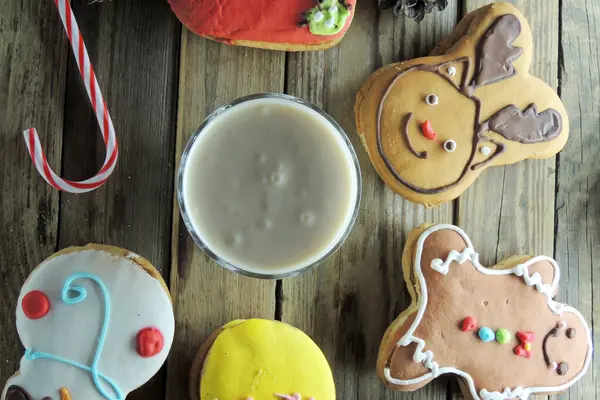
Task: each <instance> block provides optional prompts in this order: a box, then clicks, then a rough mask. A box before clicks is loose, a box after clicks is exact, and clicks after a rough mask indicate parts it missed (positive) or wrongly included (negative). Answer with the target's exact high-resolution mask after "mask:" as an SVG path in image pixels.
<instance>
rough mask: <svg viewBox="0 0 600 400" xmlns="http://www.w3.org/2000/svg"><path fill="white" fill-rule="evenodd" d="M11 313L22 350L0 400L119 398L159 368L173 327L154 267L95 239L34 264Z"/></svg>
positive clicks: (168, 301) (168, 300)
mask: <svg viewBox="0 0 600 400" xmlns="http://www.w3.org/2000/svg"><path fill="white" fill-rule="evenodd" d="M16 317H17V330H18V333H19V337H20V339H21V342H22V343H23V345H24V347H25V349H26V351H25V355H24V356H23V358H22V359H21V365H20V369H19V371H18V372H17V373H16V374H15V375H13V376H12V377H11V378H10V379H9V380H8V382H7V383H6V385H5V387H4V390H3V391H2V397H1V400H71V399H73V400H123V399H124V398H125V397H126V396H127V394H128V393H129V392H131V391H132V390H134V389H136V388H138V387H140V386H141V385H143V384H144V383H146V382H147V381H148V380H149V379H150V378H152V376H153V375H154V374H155V373H156V372H158V370H159V369H160V368H161V366H162V365H163V363H164V361H165V359H166V358H167V355H168V354H169V350H170V348H171V344H172V342H173V334H174V329H175V320H174V316H173V306H172V303H171V298H170V296H169V292H168V289H167V287H166V285H165V283H164V281H163V280H162V278H161V277H160V274H159V273H158V271H157V270H156V269H155V268H154V267H153V266H152V265H151V264H150V263H149V262H148V261H146V260H145V259H143V258H141V257H139V256H137V255H135V254H132V253H130V252H128V251H127V250H123V249H119V248H116V247H109V246H99V245H88V246H86V247H78V248H68V249H65V250H63V251H61V252H59V253H57V254H55V255H54V256H52V257H50V258H49V259H47V260H46V261H44V262H43V263H42V264H40V265H39V266H38V267H37V268H36V269H35V270H34V271H33V272H32V273H31V275H30V276H29V278H28V279H27V281H26V282H25V284H24V285H23V288H22V289H21V293H20V295H19V302H18V306H17V312H16Z"/></svg>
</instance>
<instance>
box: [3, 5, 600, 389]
mask: <svg viewBox="0 0 600 400" xmlns="http://www.w3.org/2000/svg"><path fill="white" fill-rule="evenodd" d="M290 1H291V0H290ZM375 3H376V2H375V0H359V4H358V8H357V16H356V19H355V22H354V23H353V25H352V28H351V29H350V31H349V32H348V34H347V36H346V38H345V39H344V40H343V41H342V43H341V44H340V45H339V46H338V47H336V48H334V49H331V50H328V51H324V52H316V53H298V54H293V53H288V54H286V53H281V52H270V51H261V50H254V49H248V48H236V47H230V46H227V45H223V44H218V43H214V42H211V41H208V40H204V39H201V38H199V37H196V36H194V35H192V34H190V33H189V32H188V31H187V30H186V29H182V27H181V25H180V24H179V22H178V21H177V20H176V18H175V17H174V16H173V15H172V13H171V12H170V9H169V6H168V4H167V2H166V1H165V0H114V1H113V2H112V3H104V4H99V5H98V4H97V5H93V6H86V5H84V4H82V3H80V2H79V1H78V0H77V1H75V4H74V8H75V13H76V16H77V18H78V21H79V23H80V25H81V28H82V31H83V34H84V36H85V38H86V41H87V45H88V47H89V51H90V55H91V58H92V60H93V62H94V65H95V68H96V72H97V75H98V79H99V81H100V85H101V87H102V89H103V91H104V94H105V96H106V99H107V102H108V104H109V107H110V109H111V112H112V116H113V119H114V124H115V127H116V130H117V134H118V137H119V139H120V145H121V149H122V151H121V157H120V159H119V165H118V168H117V170H116V172H115V173H114V174H113V176H112V178H111V179H110V180H109V182H108V184H106V185H105V186H104V187H102V188H101V189H99V190H96V191H94V192H92V193H89V194H85V195H71V194H65V193H58V192H57V191H55V190H53V189H51V188H50V187H49V186H48V185H46V184H45V183H44V182H43V180H42V179H41V178H40V177H39V176H38V174H37V173H36V171H35V169H34V168H33V166H32V165H31V162H30V160H29V158H28V156H27V153H26V148H25V145H24V143H23V140H22V138H21V135H20V132H21V130H22V129H24V128H28V127H30V126H33V125H35V126H36V127H37V128H38V130H39V131H40V134H41V136H42V142H43V146H44V147H45V148H46V149H47V151H48V157H49V160H50V162H51V164H52V165H53V166H55V167H56V170H57V171H60V172H61V173H62V175H63V176H65V177H67V178H70V179H82V178H87V177H89V176H92V175H93V174H95V172H96V171H97V168H98V167H99V165H101V164H102V161H103V159H104V146H103V144H102V142H101V140H100V136H99V135H98V134H97V132H98V129H97V126H96V121H95V119H94V116H93V113H92V110H91V107H90V106H89V103H88V98H87V95H86V94H85V90H84V87H83V84H82V82H81V80H80V77H79V73H78V71H77V68H76V66H75V63H74V61H73V57H72V56H71V54H70V49H69V46H68V42H67V39H66V36H65V34H64V31H63V28H62V25H61V23H60V20H59V17H58V14H57V12H56V10H55V9H54V4H52V1H51V0H37V1H31V0H0V193H1V197H0V222H1V226H0V228H1V229H0V293H1V294H2V301H0V326H1V330H0V331H1V334H0V384H2V385H3V382H4V381H5V380H6V379H7V378H8V377H9V376H10V375H11V374H12V373H13V372H14V371H15V370H16V369H17V367H18V362H19V359H20V357H21V355H22V351H23V349H22V347H21V345H20V343H19V339H18V336H17V333H16V329H15V326H14V310H15V307H16V299H17V296H18V293H19V288H20V287H21V285H22V283H23V282H24V280H25V278H26V277H27V275H28V274H29V272H30V271H31V270H32V269H33V268H34V267H35V266H36V265H37V264H38V263H39V262H41V261H42V260H43V259H44V258H45V257H47V256H48V255H50V254H52V253H53V252H55V251H56V250H58V249H60V248H63V247H65V246H70V245H81V244H85V243H87V242H98V243H109V244H114V245H118V246H121V247H125V248H128V249H131V250H133V251H136V252H138V253H140V254H142V255H144V256H145V257H147V258H149V259H150V260H151V261H152V262H153V263H154V265H155V266H157V267H158V268H159V269H160V270H161V272H162V274H163V276H164V277H165V279H167V280H168V282H169V283H170V287H171V292H172V294H173V299H174V302H175V314H176V319H177V334H176V338H175V343H174V346H173V349H172V354H171V356H170V359H169V362H168V365H167V366H166V368H164V370H163V371H162V373H160V374H158V375H157V376H156V377H155V378H154V379H153V380H152V381H151V382H150V383H148V384H147V385H146V386H144V387H143V388H142V389H139V390H138V391H137V392H135V393H133V394H132V395H131V396H130V397H129V399H145V400H154V399H156V400H158V399H165V398H167V399H171V400H179V399H186V398H188V397H187V383H188V377H187V376H188V370H189V367H190V363H191V360H192V357H193V355H194V353H195V350H196V349H197V347H198V346H199V345H200V343H201V342H202V341H203V340H204V339H205V338H206V337H207V335H208V334H209V333H210V332H211V331H213V330H214V329H215V328H217V327H219V326H220V325H221V324H223V323H224V322H227V321H229V320H231V319H233V318H246V317H263V318H276V319H280V320H283V321H285V322H288V323H291V324H293V325H295V326H297V327H299V328H301V329H303V330H304V331H306V332H307V333H308V334H309V335H310V336H312V337H313V338H314V340H315V341H316V342H317V343H318V344H319V345H320V346H321V347H322V348H323V350H324V352H325V354H326V355H327V358H328V359H329V362H330V363H331V365H332V367H333V370H334V373H335V380H336V385H337V391H338V399H344V400H346V399H360V400H363V399H367V400H369V399H440V400H442V399H443V400H445V399H451V398H455V397H458V396H459V395H458V390H457V385H456V383H455V381H454V380H453V379H438V380H436V381H435V382H434V383H432V384H430V385H429V386H427V388H425V389H423V390H421V391H418V392H416V393H412V394H411V393H406V394H402V393H393V392H391V391H389V390H386V389H385V388H384V386H383V385H382V384H381V383H380V382H379V380H378V379H377V376H376V374H375V372H374V371H375V370H374V363H375V358H376V355H377V350H378V346H379V342H380V339H381V336H382V334H383V332H384V330H385V329H386V327H387V326H388V324H389V322H390V321H392V320H393V319H394V318H395V316H396V315H398V313H399V312H400V311H402V310H403V309H404V308H405V307H406V306H407V305H408V304H409V297H408V294H407V292H406V290H405V289H404V282H403V278H402V273H401V268H400V256H401V253H402V248H403V244H404V240H405V237H406V234H407V233H408V232H409V231H410V230H411V229H412V228H414V227H415V226H416V225H418V224H420V223H422V222H426V221H427V222H454V223H455V224H458V225H460V226H462V227H463V228H464V229H465V230H466V231H467V232H468V233H469V234H470V236H471V238H472V239H473V240H474V242H475V244H476V246H477V247H478V249H479V251H480V253H481V256H482V259H483V262H484V263H488V264H492V263H494V262H495V261H497V260H501V259H502V258H504V257H507V256H510V255H512V254H517V253H525V254H530V253H531V254H545V255H551V256H552V255H554V257H555V258H556V259H557V260H558V262H559V264H560V265H561V267H562V269H563V280H562V286H561V289H560V293H559V296H560V299H561V300H563V301H566V302H567V303H570V304H571V305H573V306H576V307H579V309H580V310H581V311H582V313H583V314H584V316H585V317H586V318H587V319H588V321H590V322H591V323H592V325H593V322H594V320H596V319H598V318H600V306H596V307H595V308H594V303H596V304H600V295H599V293H600V290H595V289H597V288H598V287H599V286H598V285H599V284H600V273H594V270H593V260H594V256H595V257H597V256H598V255H599V254H600V161H598V160H600V158H598V157H597V156H598V153H599V152H600V141H599V132H600V118H599V111H600V71H599V67H598V60H599V59H600V49H599V48H598V43H600V30H599V29H598V21H600V6H598V5H597V4H595V2H592V1H588V0H568V1H561V0H518V1H514V3H515V4H517V5H518V6H520V8H521V9H522V11H523V12H524V13H525V15H526V16H527V17H528V18H529V21H530V23H531V26H532V29H533V34H534V40H535V44H536V47H535V56H534V68H533V69H534V73H535V74H536V75H538V76H540V77H541V78H542V79H544V80H545V81H546V82H548V83H550V84H551V85H552V86H554V87H557V89H558V91H559V93H560V94H561V96H562V98H563V100H564V102H565V104H566V107H567V110H568V112H569V114H570V118H571V126H572V132H571V137H570V139H569V143H568V145H567V147H566V148H565V149H564V150H563V152H562V153H560V154H559V155H558V156H557V157H556V158H551V159H547V160H541V161H539V160H538V161H531V162H529V161H526V162H522V163H520V164H517V165H513V166H508V167H505V168H493V169H491V170H489V171H487V172H485V173H484V174H483V175H482V176H481V178H480V179H479V180H478V181H477V183H476V184H475V185H473V186H472V187H471V188H470V189H469V190H467V191H466V192H465V194H464V195H463V196H461V197H460V198H459V199H458V200H456V201H455V202H453V203H448V204H445V205H443V206H441V207H438V208H435V209H431V210H426V209H424V208H423V207H421V206H418V205H415V204H412V203H409V202H407V201H404V200H403V199H402V198H400V197H398V196H396V195H394V194H393V193H392V192H391V191H390V190H389V189H387V188H386V187H385V186H384V184H383V183H382V181H381V180H380V179H379V178H378V177H377V175H376V174H375V172H374V170H373V168H372V167H371V164H370V162H369V160H368V157H367V155H366V153H365V152H364V150H363V149H362V146H361V144H360V143H359V140H358V137H357V135H356V134H355V126H354V113H353V104H354V96H355V93H356V91H357V89H358V87H359V86H360V84H361V83H362V81H363V80H364V79H365V78H366V77H367V76H368V75H369V74H370V73H371V72H372V71H374V70H375V69H376V68H378V67H380V66H382V65H384V64H387V63H390V62H393V61H397V60H402V59H408V58H412V57H415V56H419V55H424V54H427V52H428V51H429V50H430V49H431V48H432V47H433V46H434V45H435V43H436V42H437V41H438V40H439V39H440V38H442V37H443V36H444V35H446V34H447V33H448V32H450V30H451V29H452V28H453V26H454V25H455V24H456V22H457V21H458V19H459V18H460V17H461V16H462V15H464V14H465V13H466V12H468V11H470V10H473V9H475V8H477V7H479V6H481V5H482V4H484V3H487V1H484V0H458V1H450V3H452V4H451V5H450V6H449V7H448V9H447V10H446V11H444V12H443V13H436V14H431V15H429V16H428V17H427V18H426V19H425V21H424V22H423V23H422V24H421V25H417V24H415V23H413V22H412V21H408V20H406V19H403V18H395V17H393V15H392V13H391V12H379V11H378V10H377V9H376V7H375ZM457 3H458V4H457ZM264 91H272V92H285V93H289V94H292V95H295V96H299V97H302V98H304V99H306V100H308V101H311V102H313V103H315V104H317V105H319V106H321V107H323V108H324V109H325V110H327V111H328V112H329V113H330V114H331V115H332V116H333V117H334V118H336V119H337V120H338V121H339V122H340V124H341V125H342V126H343V127H344V128H345V130H346V132H347V133H348V135H349V136H350V138H351V140H352V142H353V143H354V145H355V147H356V149H357V152H358V155H359V159H360V163H361V166H362V172H363V179H364V187H363V193H362V194H363V202H362V207H361V212H360V215H359V217H358V220H357V223H356V226H355V228H354V231H353V232H352V234H351V235H350V237H349V238H348V241H347V242H346V244H345V245H344V246H343V247H342V249H341V250H340V251H339V252H337V253H336V254H335V256H333V257H332V258H331V260H330V261H329V262H328V263H327V265H325V266H323V267H321V268H319V269H317V270H314V271H311V272H309V273H306V274H304V275H302V276H300V277H297V278H292V279H287V280H283V281H261V280H254V279H250V278H245V277H242V276H238V275H236V274H233V273H231V272H228V271H226V270H224V269H222V268H220V267H218V266H217V265H216V264H215V263H214V262H212V261H210V260H209V259H208V258H207V257H206V256H205V255H204V254H203V253H202V252H201V251H200V250H199V249H198V248H197V247H196V246H195V245H194V243H193V241H192V239H191V237H190V236H189V235H188V233H187V232H186V229H185V227H184V225H183V224H182V221H181V218H180V215H179V210H178V209H177V204H176V201H175V199H174V175H175V172H176V167H177V165H178V162H179V157H180V155H181V152H182V149H183V147H184V144H185V142H186V141H187V139H188V138H189V137H190V135H191V133H192V132H193V131H194V129H195V128H196V127H197V126H198V125H199V124H200V122H201V121H202V120H203V118H204V117H205V116H206V115H207V114H208V113H210V112H211V111H212V110H213V109H214V108H216V107H218V106H220V105H222V104H224V103H226V102H229V101H230V100H233V99H234V98H237V97H239V96H242V95H246V94H249V93H255V92H264ZM594 338H595V341H596V342H600V334H599V333H596V334H595V335H594ZM499 367H501V366H499ZM599 373H600V365H599V362H598V358H596V360H595V362H594V363H593V371H590V372H589V373H588V374H587V376H586V377H585V378H584V379H583V380H581V381H580V383H579V384H577V385H576V386H574V387H573V388H572V389H571V390H570V392H569V394H566V395H564V396H557V397H558V398H565V399H566V398H571V399H594V398H598V397H599V396H600V377H599V376H600V374H599ZM569 396H570V397H569ZM75 400H82V399H75ZM83 400H85V399H83Z"/></svg>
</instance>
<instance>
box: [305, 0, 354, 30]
mask: <svg viewBox="0 0 600 400" xmlns="http://www.w3.org/2000/svg"><path fill="white" fill-rule="evenodd" d="M349 16H350V10H348V9H347V8H346V4H345V1H344V2H340V1H338V0H321V2H320V3H319V5H318V6H316V7H313V8H311V9H310V10H309V11H308V12H307V13H306V21H307V22H308V28H309V29H310V32H311V33H312V34H313V35H322V36H328V35H335V34H336V33H339V32H341V30H342V29H344V26H346V21H347V20H348V17H349Z"/></svg>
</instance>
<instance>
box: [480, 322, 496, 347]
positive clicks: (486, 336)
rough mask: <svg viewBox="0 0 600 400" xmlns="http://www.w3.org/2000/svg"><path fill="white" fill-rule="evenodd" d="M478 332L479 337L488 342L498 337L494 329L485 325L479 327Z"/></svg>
mask: <svg viewBox="0 0 600 400" xmlns="http://www.w3.org/2000/svg"><path fill="white" fill-rule="evenodd" d="M477 334H478V335H479V339H481V340H482V341H484V342H486V343H487V342H491V341H492V340H494V339H496V334H495V333H494V331H493V330H491V329H490V328H488V327H485V326H483V327H481V328H479V332H477Z"/></svg>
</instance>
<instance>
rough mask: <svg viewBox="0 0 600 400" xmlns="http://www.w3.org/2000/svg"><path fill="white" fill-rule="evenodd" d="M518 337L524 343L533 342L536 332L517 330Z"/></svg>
mask: <svg viewBox="0 0 600 400" xmlns="http://www.w3.org/2000/svg"><path fill="white" fill-rule="evenodd" d="M517 338H518V339H519V342H521V343H523V344H524V343H526V342H530V343H531V342H533V341H535V332H517Z"/></svg>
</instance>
